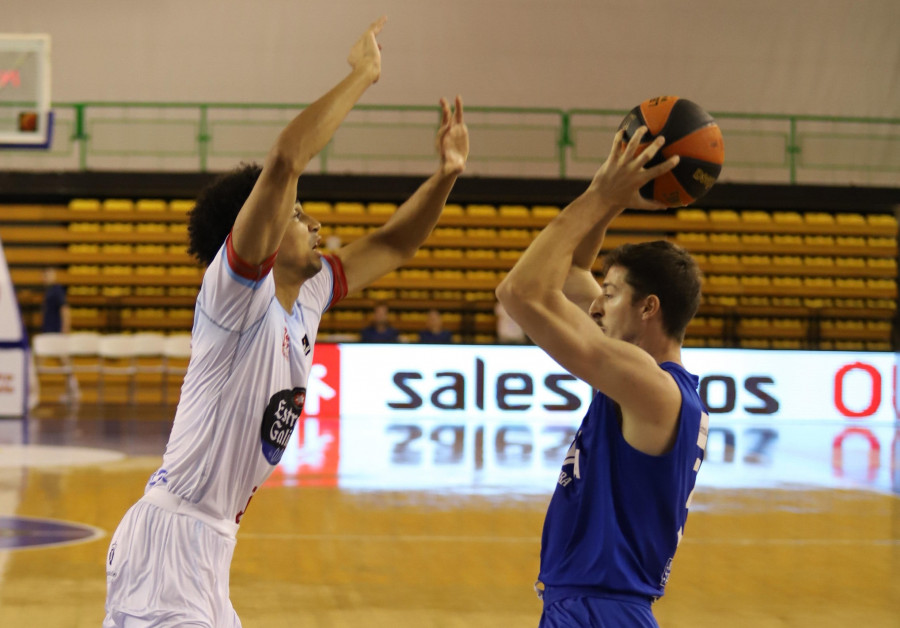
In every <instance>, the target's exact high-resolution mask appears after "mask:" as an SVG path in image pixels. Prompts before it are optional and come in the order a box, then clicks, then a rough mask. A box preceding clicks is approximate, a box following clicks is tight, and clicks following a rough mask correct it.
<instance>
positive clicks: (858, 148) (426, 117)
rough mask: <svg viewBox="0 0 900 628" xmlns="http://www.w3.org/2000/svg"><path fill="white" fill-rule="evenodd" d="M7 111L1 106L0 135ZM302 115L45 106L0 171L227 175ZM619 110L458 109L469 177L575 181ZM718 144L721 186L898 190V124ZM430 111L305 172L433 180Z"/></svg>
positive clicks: (352, 127)
mask: <svg viewBox="0 0 900 628" xmlns="http://www.w3.org/2000/svg"><path fill="white" fill-rule="evenodd" d="M16 105H17V103H0V127H4V125H6V127H8V125H10V124H12V123H13V119H14V117H15V116H14V112H13V109H14V107H15V106H16ZM302 108H303V105H298V104H264V103H154V102H81V103H55V104H54V106H53V109H54V115H55V132H54V138H53V144H52V146H51V148H50V149H49V150H47V151H34V150H27V151H26V150H22V151H19V150H5V151H3V152H0V168H3V169H42V168H48V169H50V168H52V169H56V170H122V169H124V170H148V169H149V170H161V171H166V170H175V171H180V170H190V171H204V172H205V171H210V170H215V171H218V170H225V169H228V168H230V167H231V166H233V165H234V164H235V163H236V162H237V161H239V160H259V159H262V157H264V155H265V153H266V151H267V149H268V147H269V146H270V145H271V143H272V141H273V140H274V138H275V136H276V135H277V133H278V131H279V130H280V129H281V128H282V127H283V126H284V124H285V123H286V122H287V120H289V119H290V118H291V117H292V116H293V115H295V114H296V112H298V111H299V110H301V109H302ZM625 113H626V111H625V110H616V109H570V110H563V109H554V108H518V107H477V106H468V107H467V108H466V119H467V123H468V126H469V128H470V132H471V144H472V151H471V155H470V166H469V171H470V172H472V173H474V174H476V175H497V176H542V177H555V178H584V177H588V176H590V175H591V173H592V172H593V170H594V169H595V168H596V167H597V165H599V163H601V162H602V160H603V159H604V158H605V156H606V154H607V153H608V150H609V142H610V140H611V138H612V135H613V133H614V132H615V129H616V128H617V127H618V124H619V121H620V120H621V118H622V117H623V116H624V115H625ZM713 115H714V116H715V117H716V119H717V121H718V123H719V126H720V127H722V131H723V134H724V137H725V147H726V161H725V168H724V170H723V180H734V181H755V182H762V181H772V182H782V183H805V182H810V183H812V182H816V183H822V182H826V183H827V182H832V183H844V184H846V183H854V184H863V185H865V184H871V185H900V118H863V117H829V116H814V115H788V114H745V113H734V112H713ZM439 119H440V111H439V109H438V108H437V107H436V106H408V105H403V106H400V105H398V106H393V105H365V104H363V105H358V106H357V107H356V108H355V109H354V110H353V112H352V113H351V114H350V116H349V117H348V119H347V120H346V122H345V123H344V124H343V126H342V127H341V129H340V130H339V131H338V133H337V134H336V135H335V138H334V139H333V140H332V142H331V143H330V144H329V145H328V147H327V148H326V149H325V150H324V151H323V152H322V153H321V155H320V156H319V158H318V160H317V162H316V163H315V164H314V165H313V169H317V171H319V172H323V173H325V172H372V173H379V174H381V173H417V172H418V171H420V170H424V169H428V168H431V167H432V165H433V163H434V160H435V155H434V148H433V146H434V144H433V137H434V133H435V131H436V129H437V127H438V124H439Z"/></svg>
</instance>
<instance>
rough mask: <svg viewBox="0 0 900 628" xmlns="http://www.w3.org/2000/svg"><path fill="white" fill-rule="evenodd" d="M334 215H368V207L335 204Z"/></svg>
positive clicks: (353, 204) (344, 203)
mask: <svg viewBox="0 0 900 628" xmlns="http://www.w3.org/2000/svg"><path fill="white" fill-rule="evenodd" d="M334 213H336V214H350V215H361V214H364V213H366V207H365V205H363V204H362V203H348V202H342V203H335V204H334Z"/></svg>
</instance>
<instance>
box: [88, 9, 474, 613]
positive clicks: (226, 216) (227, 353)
mask: <svg viewBox="0 0 900 628" xmlns="http://www.w3.org/2000/svg"><path fill="white" fill-rule="evenodd" d="M384 23H385V19H384V18H381V19H379V20H378V21H376V22H375V23H373V24H372V25H371V26H370V27H369V28H368V29H367V30H366V32H365V33H364V34H363V35H362V37H361V38H360V39H359V41H357V42H356V44H355V45H354V46H353V48H352V50H351V52H350V56H349V58H348V61H349V63H350V66H351V68H352V69H351V71H350V73H349V75H348V76H347V77H346V78H344V79H343V80H342V81H341V82H340V83H338V84H337V85H336V86H335V87H334V88H333V89H332V90H331V91H329V92H328V93H327V94H325V95H324V96H322V97H321V98H319V99H318V100H317V101H316V102H315V103H313V104H312V105H310V106H309V107H308V108H306V109H305V110H304V111H303V112H302V113H301V114H300V115H298V116H297V117H296V118H295V119H294V120H293V121H291V122H290V123H289V124H288V125H287V126H286V127H285V129H284V130H283V131H282V132H281V134H280V135H279V137H278V139H277V141H276V142H275V145H274V146H273V147H272V149H271V151H270V152H269V154H268V156H267V158H266V160H265V163H264V164H263V166H262V168H259V167H257V166H243V167H241V168H239V169H238V170H236V171H235V172H233V173H231V174H229V175H226V176H225V177H223V178H222V179H220V180H219V181H217V182H216V183H214V184H213V185H212V186H211V187H210V188H207V189H206V190H204V192H203V193H201V195H200V197H199V198H198V200H197V205H196V208H195V209H194V210H193V212H192V214H191V217H190V225H189V232H190V239H191V252H192V253H193V254H194V255H196V256H197V257H198V259H200V260H201V261H203V262H204V263H206V264H207V265H208V268H207V270H206V273H205V275H204V277H203V284H202V287H201V289H200V293H199V295H198V297H197V306H196V310H195V314H194V326H193V332H192V343H191V361H190V365H189V367H188V371H187V374H186V376H185V380H184V385H183V387H182V393H181V401H180V403H179V404H178V409H177V411H176V414H175V421H174V425H173V427H172V433H171V436H170V439H169V443H168V446H167V447H166V452H165V456H164V458H163V463H162V466H161V467H160V468H159V469H158V470H157V471H156V472H155V473H154V474H153V475H152V476H151V478H150V480H149V482H148V484H147V487H146V489H145V494H144V496H143V497H142V498H141V499H140V500H139V501H138V502H137V503H136V504H135V505H134V506H133V507H132V508H131V509H130V510H129V511H128V513H127V514H126V515H125V517H124V519H123V520H122V522H121V524H120V525H119V527H118V529H117V530H116V532H115V534H114V536H113V538H112V541H111V544H110V548H109V552H108V556H107V565H106V569H107V598H106V619H105V621H104V623H103V625H104V627H106V628H112V627H114V626H127V627H129V628H131V627H137V626H197V627H199V626H204V627H210V628H212V627H213V626H215V627H217V628H220V627H223V626H224V627H234V626H240V620H239V619H238V617H237V614H236V613H235V611H234V609H233V607H232V605H231V601H230V600H229V585H228V575H229V566H230V562H231V558H232V552H233V549H234V545H235V534H236V532H237V529H238V526H239V524H240V523H241V519H242V518H243V516H244V513H245V512H246V510H247V507H248V505H249V503H250V500H251V498H252V497H253V494H254V492H255V491H256V490H257V489H258V488H259V487H260V486H261V485H262V484H263V482H264V481H265V480H266V478H267V477H268V476H269V474H270V473H271V472H272V470H273V469H274V467H275V465H276V464H277V463H278V461H279V460H280V459H281V455H282V453H283V451H284V448H285V445H286V444H287V441H288V439H289V437H290V435H291V432H292V430H293V429H294V426H295V424H296V422H297V420H298V418H299V416H300V412H301V410H302V408H303V402H304V398H305V393H306V381H307V377H308V374H309V370H310V367H311V364H312V357H313V356H312V353H313V346H314V344H315V340H316V331H317V328H318V325H319V321H320V319H321V317H322V314H323V312H325V310H327V309H328V308H329V307H331V306H333V305H334V304H335V303H336V302H337V301H338V300H339V299H340V298H342V297H343V296H345V295H346V294H347V293H352V292H356V291H358V290H360V289H361V288H363V287H365V286H367V285H369V284H370V283H371V282H373V281H374V280H376V279H377V278H379V277H381V276H382V275H384V274H385V273H388V272H390V271H392V270H394V269H395V268H397V267H398V266H400V265H401V264H402V263H403V262H404V261H405V260H407V259H409V258H411V257H412V256H413V255H414V254H415V252H416V250H417V249H418V248H419V246H421V244H422V243H423V242H424V241H425V239H426V238H427V237H428V235H429V234H430V233H431V230H432V229H433V227H434V225H435V224H436V223H437V221H438V218H439V216H440V214H441V210H442V209H443V206H444V203H445V202H446V200H447V197H448V195H449V193H450V190H451V188H452V187H453V184H454V182H455V181H456V178H457V176H458V175H459V174H460V173H461V172H462V171H463V169H464V168H465V164H466V157H467V155H468V150H469V144H468V132H467V130H466V126H465V124H464V123H463V117H462V102H461V100H460V99H459V97H457V99H456V103H455V107H454V111H451V108H450V106H449V105H448V104H447V102H446V101H444V100H442V101H441V106H442V110H443V122H442V125H441V127H440V130H439V131H438V138H437V143H438V147H439V152H440V167H439V168H438V170H437V172H436V173H435V174H434V175H432V176H431V177H430V178H429V179H428V180H427V181H426V182H425V183H423V184H422V186H421V187H420V188H419V189H418V190H417V191H416V192H415V193H414V194H413V195H412V197H410V199H409V200H407V201H406V202H405V203H404V204H403V205H402V206H401V207H400V208H398V209H397V211H396V213H395V214H394V215H393V216H391V218H390V219H389V220H388V221H387V222H386V223H385V224H384V226H382V227H381V228H379V229H378V230H376V231H374V232H372V233H370V234H368V235H366V236H365V237H363V238H360V239H358V240H356V241H354V242H352V243H351V244H348V245H347V246H346V247H344V248H342V249H340V250H339V251H337V252H336V253H335V254H334V255H321V254H320V253H319V251H318V250H317V249H318V247H319V244H320V238H319V234H318V232H319V227H320V225H319V223H318V222H317V221H316V220H315V219H314V218H312V217H310V216H308V215H307V214H305V213H304V212H303V208H302V207H301V205H300V204H299V203H298V202H297V183H298V178H299V176H300V173H301V172H303V170H304V168H305V166H306V165H307V164H308V163H309V161H310V160H311V159H312V158H313V156H315V155H316V154H317V153H318V152H319V151H320V150H321V149H322V148H323V147H324V146H325V145H326V144H327V143H328V141H329V140H330V139H331V137H332V135H333V134H334V132H335V131H336V130H337V128H338V126H339V125H340V123H341V122H342V121H343V120H344V118H345V116H346V115H347V114H348V113H349V112H350V110H351V109H352V108H353V106H354V104H355V103H356V102H357V100H358V99H359V98H360V97H361V96H362V95H363V93H364V92H365V91H366V89H367V88H368V87H369V86H370V85H372V84H373V83H374V82H375V81H377V80H378V78H379V76H380V74H381V54H380V45H379V44H378V42H377V41H376V36H377V35H378V34H379V32H380V31H381V29H382V27H383V26H384Z"/></svg>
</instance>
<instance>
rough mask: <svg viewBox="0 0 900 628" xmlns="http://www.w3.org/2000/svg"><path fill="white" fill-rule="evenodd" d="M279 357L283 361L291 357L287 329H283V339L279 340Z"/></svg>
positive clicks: (289, 338)
mask: <svg viewBox="0 0 900 628" xmlns="http://www.w3.org/2000/svg"><path fill="white" fill-rule="evenodd" d="M281 355H283V356H284V359H285V360H288V359H290V357H291V336H290V334H288V328H287V327H285V328H284V338H283V339H282V340H281Z"/></svg>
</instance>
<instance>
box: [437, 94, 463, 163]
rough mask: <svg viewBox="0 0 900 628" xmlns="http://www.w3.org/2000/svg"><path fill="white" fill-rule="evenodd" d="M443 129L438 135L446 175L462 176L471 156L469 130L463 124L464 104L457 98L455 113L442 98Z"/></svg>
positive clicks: (439, 149)
mask: <svg viewBox="0 0 900 628" xmlns="http://www.w3.org/2000/svg"><path fill="white" fill-rule="evenodd" d="M441 112H442V117H441V128H440V129H438V133H437V146H438V152H439V153H440V155H441V169H442V170H443V172H444V174H460V173H462V171H463V170H465V169H466V159H467V158H468V156H469V129H468V128H467V127H466V123H465V122H463V103H462V98H461V97H460V96H457V97H456V102H455V103H454V108H453V111H452V112H451V111H450V104H449V103H448V102H447V100H446V99H444V98H441Z"/></svg>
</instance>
